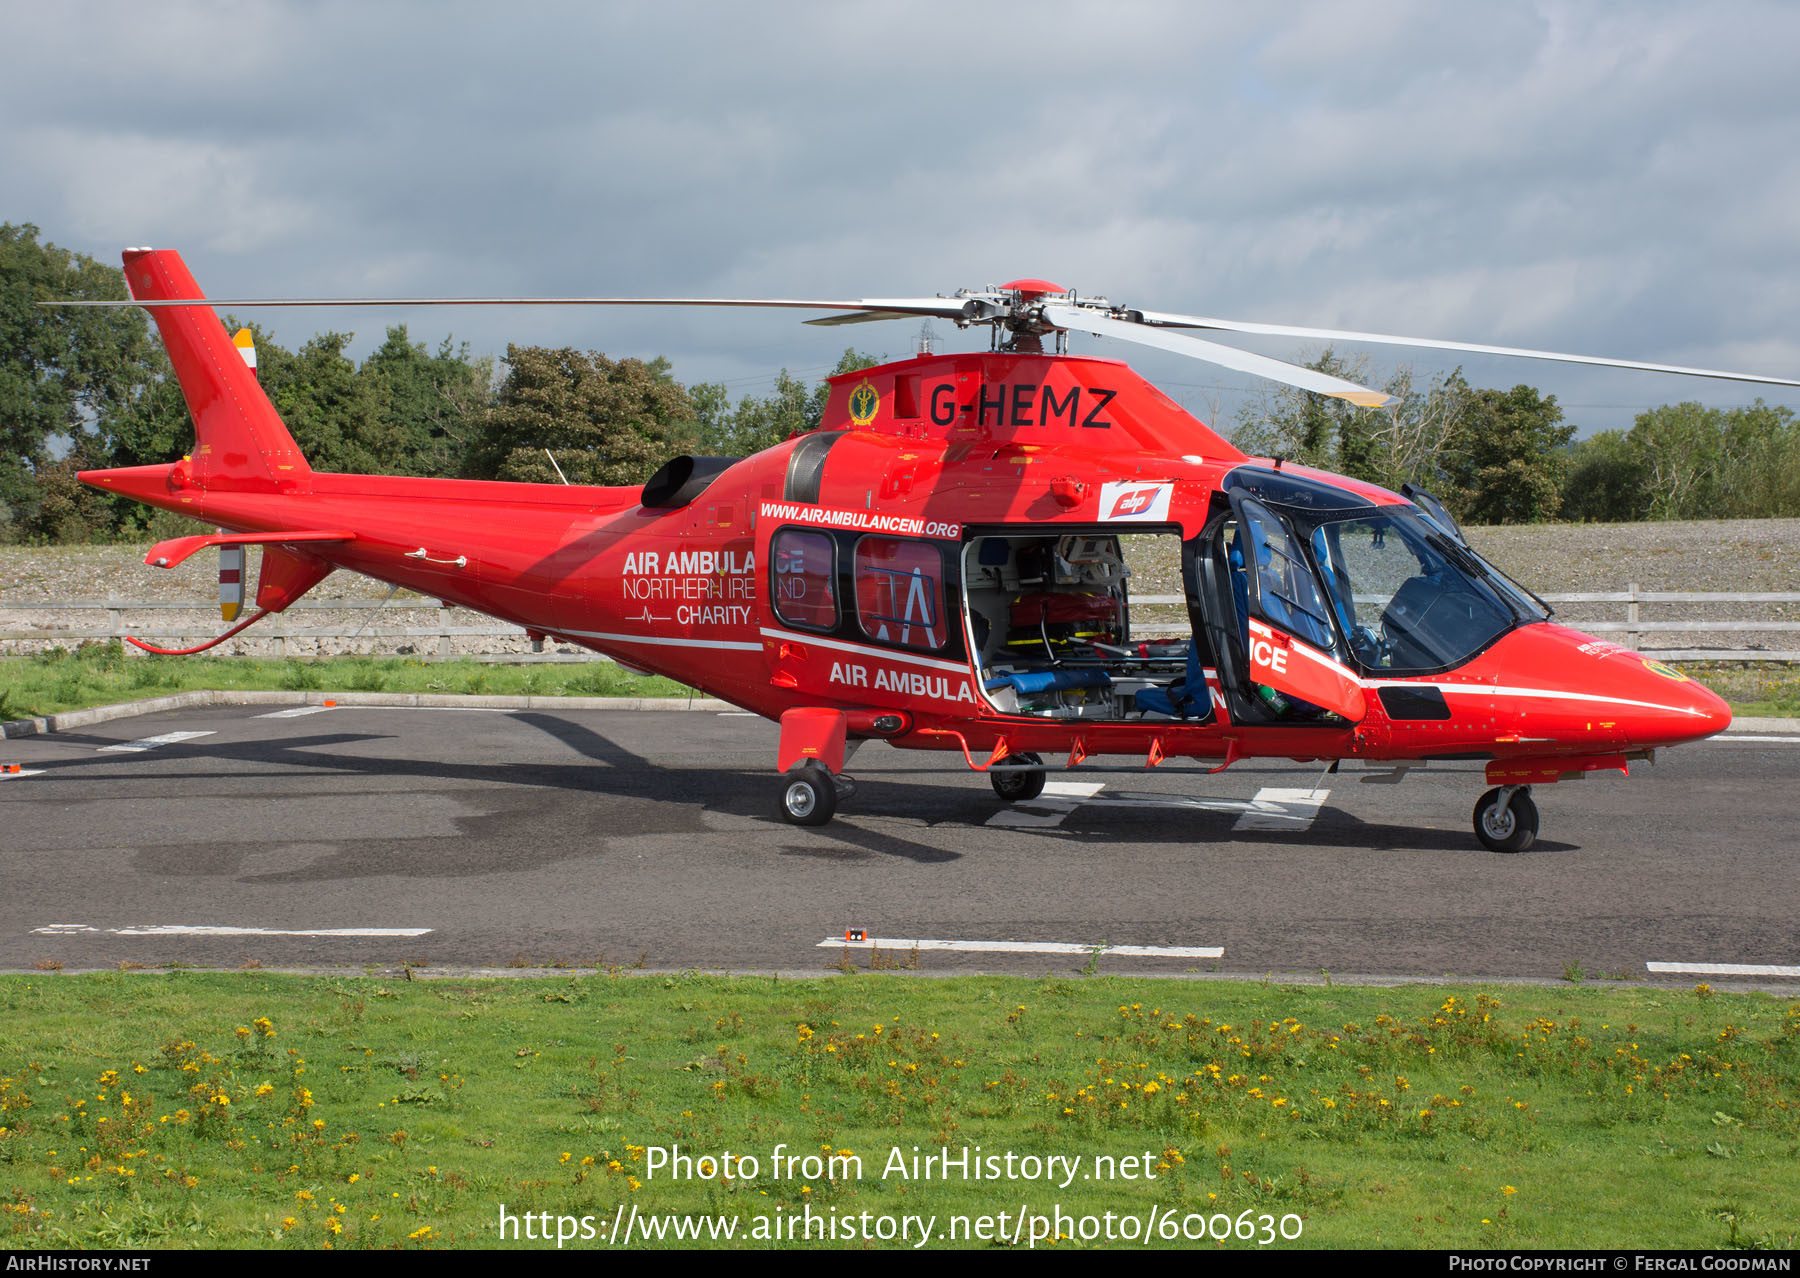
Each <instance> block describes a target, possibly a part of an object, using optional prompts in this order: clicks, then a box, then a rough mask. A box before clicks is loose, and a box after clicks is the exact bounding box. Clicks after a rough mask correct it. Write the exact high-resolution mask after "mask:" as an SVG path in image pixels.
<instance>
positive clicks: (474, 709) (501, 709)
mask: <svg viewBox="0 0 1800 1278" xmlns="http://www.w3.org/2000/svg"><path fill="white" fill-rule="evenodd" d="M319 708H320V709H321V710H448V711H450V712H451V713H452V714H517V713H518V711H517V710H515V709H514V708H513V707H512V706H346V705H341V704H340V705H335V706H320V707H319Z"/></svg>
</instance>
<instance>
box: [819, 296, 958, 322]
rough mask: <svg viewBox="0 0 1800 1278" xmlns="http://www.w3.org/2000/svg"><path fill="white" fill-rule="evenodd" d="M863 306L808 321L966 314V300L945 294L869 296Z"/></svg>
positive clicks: (854, 320)
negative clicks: (840, 313)
mask: <svg viewBox="0 0 1800 1278" xmlns="http://www.w3.org/2000/svg"><path fill="white" fill-rule="evenodd" d="M860 305H861V307H862V309H861V311H860V312H858V313H854V314H850V315H821V316H820V317H819V318H818V319H809V320H806V321H805V322H806V323H808V324H824V325H828V324H867V323H869V322H870V321H871V320H896V319H916V318H917V317H919V316H921V315H925V316H931V317H935V318H937V319H961V318H966V317H968V315H969V304H968V302H967V301H957V300H954V299H951V298H947V297H870V298H865V299H863V301H862V302H861V303H860Z"/></svg>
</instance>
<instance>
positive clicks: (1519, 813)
mask: <svg viewBox="0 0 1800 1278" xmlns="http://www.w3.org/2000/svg"><path fill="white" fill-rule="evenodd" d="M1499 807H1500V791H1499V789H1498V788H1495V789H1492V790H1489V791H1488V792H1487V793H1486V794H1484V795H1482V796H1481V798H1480V800H1479V801H1477V803H1476V804H1475V837H1476V838H1478V839H1480V840H1481V845H1482V846H1483V847H1485V848H1486V849H1487V850H1488V851H1490V852H1523V851H1524V850H1525V849H1526V848H1528V847H1530V846H1531V844H1532V840H1534V839H1536V838H1537V832H1538V810H1537V804H1536V803H1534V802H1533V801H1532V798H1531V791H1530V790H1524V789H1522V790H1519V791H1517V792H1516V793H1514V795H1513V797H1512V802H1511V803H1509V804H1507V805H1506V812H1505V813H1504V814H1499V813H1498V809H1499Z"/></svg>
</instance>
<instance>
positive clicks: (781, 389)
mask: <svg viewBox="0 0 1800 1278" xmlns="http://www.w3.org/2000/svg"><path fill="white" fill-rule="evenodd" d="M878 362H879V361H878V360H877V359H876V358H875V357H874V356H873V355H866V354H864V353H863V352H861V351H858V350H856V349H854V348H849V349H846V350H845V351H844V353H843V354H842V355H841V356H839V357H838V362H837V365H836V367H834V368H833V369H832V370H831V374H830V375H831V376H832V377H839V376H842V375H843V374H845V373H855V372H860V371H861V370H863V369H865V368H873V367H874V366H875V365H876V364H877V363H878ZM830 397H831V387H830V386H828V385H827V384H826V383H825V382H823V381H820V382H815V383H814V384H813V385H812V386H811V387H808V386H807V384H806V383H805V382H803V381H801V380H800V379H799V378H797V377H794V376H792V375H791V374H789V372H788V371H787V369H785V368H784V369H782V370H781V372H780V373H778V374H777V375H776V377H775V393H774V394H773V395H769V396H765V397H763V398H760V399H759V398H757V397H755V396H752V395H746V396H744V397H743V398H742V399H741V400H739V401H738V406H737V408H736V409H735V410H734V409H731V408H730V407H729V405H730V395H729V393H728V392H727V391H726V389H725V387H724V386H723V385H722V384H721V383H718V382H702V383H701V384H700V385H698V386H696V387H694V389H693V399H694V406H695V425H696V447H697V448H698V449H699V450H700V451H701V452H702V453H704V454H707V455H710V456H714V457H748V456H750V455H751V454H752V453H759V452H761V451H762V450H763V449H765V448H773V447H774V446H775V445H776V444H779V443H780V442H781V441H782V440H784V439H787V438H789V437H790V436H793V435H799V434H805V433H806V432H807V431H809V430H816V429H817V428H818V425H819V422H820V421H821V420H823V418H824V416H825V404H826V401H827V400H828V399H830Z"/></svg>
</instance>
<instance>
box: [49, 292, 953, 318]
mask: <svg viewBox="0 0 1800 1278" xmlns="http://www.w3.org/2000/svg"><path fill="white" fill-rule="evenodd" d="M39 305H42V306H141V307H145V308H151V307H158V306H226V307H248V306H761V307H785V308H788V309H790V310H803V311H879V312H887V311H893V312H897V313H900V314H916V315H943V316H946V317H947V316H952V315H960V314H962V307H963V304H962V303H961V302H950V301H948V300H943V299H934V300H933V301H931V302H923V301H921V302H911V301H902V300H895V301H873V302H826V301H806V300H802V299H798V298H779V297H224V298H220V297H173V298H144V299H142V300H139V299H135V298H131V299H122V300H116V301H112V300H109V301H54V302H41V303H39ZM870 318H873V319H885V318H888V317H887V316H886V315H873V316H870Z"/></svg>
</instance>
